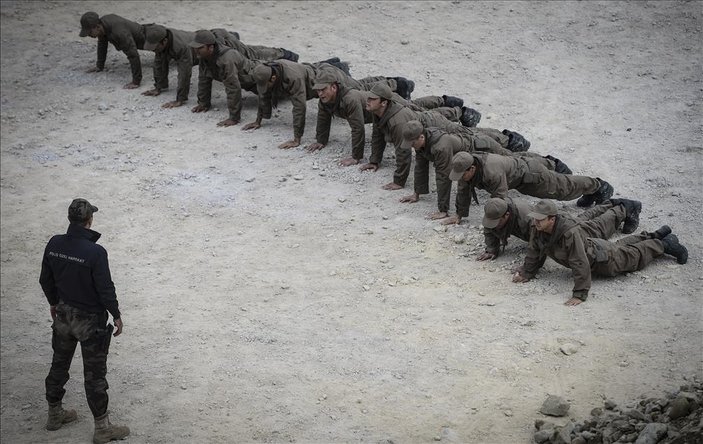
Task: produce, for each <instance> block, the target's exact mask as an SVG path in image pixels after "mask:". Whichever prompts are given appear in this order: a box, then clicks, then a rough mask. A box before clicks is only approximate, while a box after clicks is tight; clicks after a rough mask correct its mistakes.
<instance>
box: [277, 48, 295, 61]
mask: <svg viewBox="0 0 703 444" xmlns="http://www.w3.org/2000/svg"><path fill="white" fill-rule="evenodd" d="M281 49H283V58H284V59H286V60H290V61H291V62H297V61H298V54H296V53H294V52H293V51H288V50H287V49H285V48H281Z"/></svg>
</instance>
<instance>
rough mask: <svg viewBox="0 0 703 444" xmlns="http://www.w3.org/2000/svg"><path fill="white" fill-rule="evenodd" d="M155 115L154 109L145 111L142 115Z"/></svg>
mask: <svg viewBox="0 0 703 444" xmlns="http://www.w3.org/2000/svg"><path fill="white" fill-rule="evenodd" d="M153 115H154V112H153V111H147V112H145V113H144V114H142V117H151V116H153Z"/></svg>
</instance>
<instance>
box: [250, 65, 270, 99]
mask: <svg viewBox="0 0 703 444" xmlns="http://www.w3.org/2000/svg"><path fill="white" fill-rule="evenodd" d="M251 75H252V77H254V81H255V82H256V89H257V91H259V94H266V91H268V88H269V85H268V83H269V80H271V76H272V75H273V69H272V68H271V67H270V66H268V65H266V64H264V63H262V64H261V65H259V66H257V67H256V68H254V71H253V72H252V73H251Z"/></svg>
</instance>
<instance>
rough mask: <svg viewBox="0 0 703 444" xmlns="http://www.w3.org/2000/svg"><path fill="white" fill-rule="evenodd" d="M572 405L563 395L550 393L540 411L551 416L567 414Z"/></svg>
mask: <svg viewBox="0 0 703 444" xmlns="http://www.w3.org/2000/svg"><path fill="white" fill-rule="evenodd" d="M569 407H571V405H570V404H569V403H568V402H566V400H565V399H564V398H562V397H561V396H555V395H549V396H548V397H547V399H545V400H544V402H543V403H542V408H540V409H539V411H540V413H543V414H545V415H549V416H566V413H567V412H568V411H569Z"/></svg>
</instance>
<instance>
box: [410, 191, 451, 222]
mask: <svg viewBox="0 0 703 444" xmlns="http://www.w3.org/2000/svg"><path fill="white" fill-rule="evenodd" d="M418 200H420V195H419V194H417V193H413V194H408V195H407V196H403V197H401V198H400V202H402V203H415V202H417V201H418ZM445 216H446V214H445Z"/></svg>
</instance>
